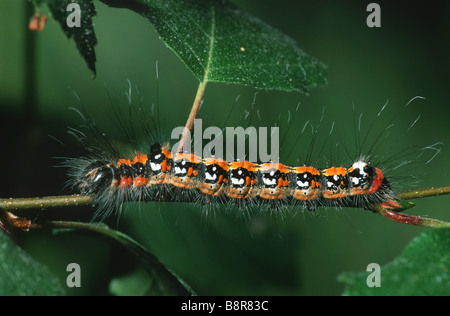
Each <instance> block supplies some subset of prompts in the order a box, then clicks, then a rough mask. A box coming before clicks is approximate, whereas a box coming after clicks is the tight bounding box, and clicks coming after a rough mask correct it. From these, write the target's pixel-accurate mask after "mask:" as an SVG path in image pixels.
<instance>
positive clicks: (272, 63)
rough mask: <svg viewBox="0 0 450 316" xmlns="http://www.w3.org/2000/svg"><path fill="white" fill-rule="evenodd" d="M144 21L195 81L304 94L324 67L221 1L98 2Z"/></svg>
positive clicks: (320, 77)
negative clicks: (131, 13)
mask: <svg viewBox="0 0 450 316" xmlns="http://www.w3.org/2000/svg"><path fill="white" fill-rule="evenodd" d="M101 1H102V2H104V3H105V4H107V5H110V6H114V7H121V8H128V9H131V10H133V11H135V12H137V13H139V14H140V15H142V16H144V17H146V18H147V19H148V20H149V21H150V22H151V23H152V24H153V25H154V26H155V28H156V30H157V31H158V33H159V35H160V37H161V39H162V40H163V41H164V42H165V43H166V45H167V46H168V47H169V48H170V49H171V50H172V51H173V52H174V53H175V54H176V55H177V56H178V57H179V58H180V59H181V60H182V61H183V62H184V64H185V65H186V66H187V67H188V68H189V69H190V70H191V71H192V72H193V73H194V75H195V76H196V77H197V78H198V79H199V80H200V82H203V83H206V82H223V83H234V84H243V85H248V86H253V87H256V88H261V89H277V90H287V91H300V92H308V90H309V88H312V87H316V86H321V85H324V84H326V74H325V66H324V65H323V64H322V63H320V62H319V61H317V60H316V59H314V58H312V57H310V56H309V55H307V54H306V53H304V52H303V51H302V50H301V49H300V48H299V47H298V46H297V44H296V43H295V41H294V40H293V39H291V38H290V37H288V36H287V35H285V34H283V33H281V32H279V31H277V30H275V29H274V28H272V27H271V26H269V25H267V24H265V23H264V22H262V21H261V20H259V19H257V18H255V17H253V16H251V15H249V14H247V13H245V12H243V11H242V10H241V9H239V8H238V7H236V6H235V5H233V4H231V3H230V2H228V1H226V0H220V1H219V0H214V1H213V0H101Z"/></svg>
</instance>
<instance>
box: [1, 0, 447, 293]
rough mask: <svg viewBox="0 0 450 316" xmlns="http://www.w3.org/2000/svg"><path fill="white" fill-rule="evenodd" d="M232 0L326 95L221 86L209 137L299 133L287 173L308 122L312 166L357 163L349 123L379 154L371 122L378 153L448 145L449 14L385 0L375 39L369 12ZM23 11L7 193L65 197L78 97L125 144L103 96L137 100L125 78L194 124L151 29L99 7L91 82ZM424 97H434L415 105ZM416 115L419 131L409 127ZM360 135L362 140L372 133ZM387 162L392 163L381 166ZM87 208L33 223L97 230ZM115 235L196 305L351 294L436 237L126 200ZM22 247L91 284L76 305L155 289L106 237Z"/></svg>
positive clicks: (419, 171) (9, 106)
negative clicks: (409, 249) (272, 130)
mask: <svg viewBox="0 0 450 316" xmlns="http://www.w3.org/2000/svg"><path fill="white" fill-rule="evenodd" d="M233 2H234V3H236V4H237V5H239V6H241V7H242V8H243V10H245V11H248V12H250V13H251V14H252V15H254V16H257V17H258V18H260V19H261V20H262V21H265V22H266V23H268V24H269V25H271V26H273V27H274V28H276V29H279V30H280V31H282V32H283V33H285V34H287V35H289V36H291V37H292V38H293V39H294V40H295V41H296V42H298V43H300V45H301V47H302V48H304V49H305V50H306V51H307V52H308V53H309V54H311V55H312V56H314V57H316V58H317V59H319V60H321V61H323V62H324V63H326V64H327V65H328V66H329V68H328V82H329V84H328V86H327V88H325V89H319V88H316V89H314V90H311V93H310V95H309V96H308V97H305V96H303V95H299V94H298V93H285V92H276V91H260V90H255V89H253V88H249V87H243V86H236V85H223V84H211V85H209V86H208V89H207V91H206V94H205V101H204V104H203V107H202V109H201V111H200V117H201V118H202V119H203V126H204V127H206V126H209V125H214V126H220V127H222V126H223V127H225V126H233V125H236V124H237V123H236V122H239V117H240V116H241V114H242V111H243V110H249V111H251V112H252V111H253V112H252V113H256V111H258V112H259V114H260V119H259V118H258V119H255V120H253V121H252V124H254V125H255V126H256V124H259V125H260V126H274V124H277V126H280V127H281V135H283V132H286V131H288V133H287V136H286V137H285V138H283V143H282V144H283V147H282V150H281V154H282V158H283V160H286V163H292V164H293V163H298V162H301V158H302V157H304V156H305V153H306V155H307V153H308V150H309V148H310V145H309V142H310V140H311V137H310V136H309V135H310V132H308V131H306V132H305V133H303V134H302V133H301V131H302V129H303V126H304V125H305V122H306V121H308V120H309V121H310V122H311V123H313V124H314V125H318V124H319V122H320V123H321V129H320V130H319V134H318V136H317V137H316V139H315V146H314V150H313V152H314V154H315V156H316V157H326V158H325V159H321V160H320V165H325V164H328V163H347V162H348V160H351V159H352V158H354V157H349V156H351V155H352V153H353V152H354V151H355V150H354V149H355V145H354V139H355V133H358V132H357V129H356V128H355V127H354V117H355V116H356V117H358V116H359V113H363V127H364V129H365V131H366V132H367V133H368V134H369V137H368V138H367V140H366V142H367V143H368V144H370V143H371V142H374V139H376V138H377V135H378V134H377V133H373V132H372V133H371V132H370V131H371V128H372V126H375V127H377V128H381V129H383V128H384V127H386V126H389V125H390V124H391V123H393V126H392V127H391V128H390V136H389V137H388V138H386V139H383V142H382V144H381V146H380V147H379V148H378V152H379V153H392V154H395V153H398V152H399V151H400V150H401V149H402V148H404V147H407V146H409V145H413V146H414V147H415V148H421V147H424V146H427V145H430V144H434V143H436V142H437V141H442V142H444V143H448V138H449V135H450V126H449V125H448V122H447V121H448V117H449V114H450V113H449V111H450V110H449V107H448V100H449V99H450V90H449V89H448V84H447V82H448V80H447V78H448V72H449V69H450V61H449V60H448V58H447V56H448V55H449V54H450V47H449V46H448V45H446V42H445V40H446V39H447V38H449V36H450V34H449V33H450V27H449V23H450V22H449V21H450V8H449V5H450V4H449V3H447V2H437V1H432V2H429V1H428V2H425V1H414V2H411V1H396V2H395V3H393V2H388V1H378V2H377V3H379V4H380V6H381V10H382V12H381V19H382V22H381V23H382V26H381V28H378V29H371V28H368V27H367V26H366V24H365V21H366V17H367V15H368V13H367V12H366V5H367V4H366V3H357V4H356V3H355V2H353V1H339V2H336V1H331V0H330V1H325V2H320V3H319V2H315V1H302V2H298V1H287V0H286V1H281V2H276V3H274V2H273V1H268V0H263V1H261V0H259V1H244V0H242V1H233ZM27 5H28V4H27V1H17V0H5V1H2V2H0V19H1V20H0V21H1V22H0V23H2V25H5V26H7V27H2V28H0V39H1V41H0V43H1V44H0V46H1V47H0V73H1V76H0V117H1V118H2V124H1V126H0V127H1V129H2V130H1V133H0V143H1V144H2V145H3V148H4V154H3V155H2V156H1V159H2V161H1V165H2V166H5V167H4V168H3V176H4V179H6V180H7V181H2V183H1V184H0V192H1V195H2V196H5V197H10V196H11V197H23V196H41V195H55V194H63V193H69V192H68V191H67V190H66V189H64V182H65V181H66V180H67V178H66V176H65V170H64V169H63V168H55V167H54V166H56V165H58V164H59V163H60V160H58V159H54V158H53V157H64V156H70V157H72V156H78V155H80V154H82V150H83V148H80V147H79V144H77V143H76V142H75V141H73V140H72V139H71V137H70V136H69V135H67V134H66V130H67V126H71V127H77V126H78V125H79V124H80V119H79V117H77V115H75V114H74V113H73V111H69V110H68V108H69V107H72V106H75V105H76V101H75V100H74V98H73V96H72V94H71V91H70V89H74V90H75V91H76V92H77V94H78V95H79V96H80V99H81V100H82V102H83V103H84V104H85V106H86V107H87V108H88V109H89V112H90V114H91V116H92V117H93V118H94V119H96V121H97V123H98V125H99V126H100V128H101V129H102V130H104V131H106V132H107V134H108V136H109V137H117V138H118V139H119V140H123V141H126V137H124V135H121V134H120V131H119V130H118V129H117V127H116V126H115V125H114V124H113V123H112V122H111V121H109V120H108V110H109V109H110V102H111V101H110V99H109V97H108V94H110V95H111V96H112V100H113V102H117V103H118V104H126V96H125V92H126V91H127V89H128V83H127V82H126V80H127V79H129V80H130V81H131V82H132V83H133V85H136V86H138V87H139V91H140V97H142V98H143V104H144V105H148V106H149V107H151V105H152V104H156V105H157V106H158V108H159V112H160V115H161V124H162V125H163V126H164V127H166V129H167V130H168V131H170V130H171V129H172V128H173V127H175V126H183V125H184V123H185V120H186V117H187V115H188V113H189V107H190V105H191V104H192V101H193V99H194V94H195V91H196V89H197V86H198V79H197V78H196V77H195V76H193V75H192V73H191V72H189V71H187V69H186V68H185V66H184V64H183V63H182V62H180V61H179V60H178V58H177V57H176V56H174V54H172V52H170V51H169V50H168V49H167V48H166V46H165V45H164V44H163V43H162V42H161V41H160V39H159V38H158V35H157V34H156V32H155V31H154V28H153V27H152V26H151V25H150V23H148V21H147V20H146V19H144V18H140V17H138V16H137V15H136V14H135V13H133V12H130V11H129V10H119V9H113V8H108V7H107V6H105V5H103V4H101V3H100V2H98V5H97V3H96V9H97V16H96V17H94V18H93V22H94V23H95V28H96V34H97V37H98V39H99V43H98V45H97V47H96V54H97V59H98V60H97V78H96V79H95V80H91V73H90V71H89V70H88V68H87V67H86V66H85V63H84V61H83V59H82V58H81V57H80V55H79V54H78V52H77V51H76V48H75V44H74V43H73V42H72V41H68V40H67V39H66V38H65V35H64V33H63V31H62V30H61V28H60V26H59V25H58V23H57V22H55V21H51V20H50V21H48V23H47V26H46V27H45V29H44V30H43V32H40V33H31V32H28V31H27V24H28V21H29V19H30V17H31V16H32V15H33V14H34V12H33V10H32V9H29V8H27ZM42 13H43V14H45V12H42ZM156 63H158V69H159V77H158V79H157V78H156V69H155V68H156ZM33 86H34V87H35V89H34V90H33V89H32V87H33ZM256 92H257V95H256V98H255V93H256ZM416 95H420V96H423V97H425V98H426V100H420V101H417V102H416V101H415V102H413V103H412V104H411V105H410V106H409V107H408V108H406V109H404V108H403V107H402V106H403V105H404V104H405V103H407V102H408V101H409V100H410V99H411V98H413V97H414V96H416ZM238 96H239V98H238V99H237V97H238ZM254 100H256V101H255V102H254ZM386 100H389V104H388V107H387V109H386V111H385V112H384V113H383V114H385V115H386V116H385V117H390V118H388V119H380V118H377V113H378V112H379V110H380V108H381V107H382V106H383V105H384V104H385V103H386ZM299 102H300V103H301V104H300V111H299V112H298V114H297V115H296V118H295V120H290V121H288V120H287V118H288V117H289V114H288V113H289V112H290V113H291V118H292V115H293V112H294V109H295V108H296V106H297V104H298V103H299ZM253 103H254V105H252V104H253ZM352 103H353V104H354V105H355V111H353V110H352ZM230 108H232V110H231V114H230ZM323 108H325V114H324V117H323V119H322V121H321V117H322V111H323ZM419 113H421V114H422V116H421V118H420V120H419V121H418V122H417V123H416V125H415V126H414V128H413V129H411V130H410V131H408V128H409V126H410V125H411V123H412V122H413V121H414V120H415V119H416V118H417V116H418V114H419ZM254 117H255V118H256V117H257V115H256V114H254ZM375 118H376V119H375ZM333 122H334V123H335V124H334V125H333ZM331 126H333V129H332V130H333V131H332V133H331V135H329V131H330V130H331ZM406 131H408V132H406ZM308 133H309V134H308ZM48 135H51V136H52V137H48ZM55 138H56V139H58V140H60V141H61V142H62V143H64V145H61V144H60V143H59V142H57V141H55ZM361 139H366V138H365V134H364V136H362V137H361ZM337 144H339V148H340V150H339V148H338V149H336V145H337ZM369 146H370V145H369ZM347 152H350V155H347ZM398 158H399V159H404V160H407V159H409V158H411V157H402V156H401V155H400V156H398ZM449 159H450V154H449V152H448V150H447V149H446V147H444V148H443V150H442V153H441V154H440V155H438V156H437V157H436V158H435V159H434V160H432V161H431V162H430V163H428V164H424V163H423V162H424V161H426V160H427V159H419V160H417V161H414V162H415V163H414V164H410V165H409V167H407V168H403V169H402V168H399V170H392V169H391V168H388V170H387V171H388V172H387V175H388V176H389V177H390V179H392V181H393V182H394V185H395V187H396V188H397V189H401V190H404V189H408V188H414V187H417V186H420V187H428V186H442V185H448V179H449V178H450V166H449V165H448V163H447V162H448V160H449ZM389 164H390V161H389V160H388V159H387V160H386V161H385V163H384V164H383V165H387V166H389ZM411 175H413V176H414V177H415V179H414V180H412V178H411V177H408V176H411ZM448 201H449V200H448V197H446V196H443V197H437V198H431V199H424V200H418V201H417V203H416V204H417V206H416V208H415V209H413V210H409V212H410V213H412V214H417V215H429V216H431V217H434V218H440V219H444V220H449V215H448ZM92 213H93V210H92V209H91V208H87V209H73V210H68V209H62V210H54V211H40V210H38V211H36V213H35V214H32V215H29V214H28V215H29V216H32V218H34V217H38V218H39V219H43V218H51V219H66V220H83V221H89V219H90V218H91V216H92ZM108 224H109V225H110V227H113V228H118V230H120V231H121V232H124V233H126V234H128V235H130V236H131V237H132V238H134V239H135V240H137V241H139V243H141V244H143V245H144V246H145V247H146V248H147V249H149V251H150V252H151V253H153V254H154V255H155V256H156V257H157V258H158V259H159V260H160V261H161V262H162V263H164V264H165V265H166V266H167V267H169V268H170V269H171V270H173V271H176V273H177V274H178V275H180V276H181V277H182V278H183V279H184V280H186V282H187V283H188V284H189V285H191V286H192V288H193V289H194V290H195V292H196V293H198V294H200V295H239V294H245V295H248V294H252V295H263V294H270V295H272V294H277V295H280V294H281V295H282V294H288V295H315V294H319V295H332V294H335V295H336V294H341V293H342V292H343V290H344V284H342V283H339V282H337V280H336V276H337V275H338V274H339V273H341V272H342V271H364V270H365V268H366V267H367V265H368V264H369V263H372V262H375V263H379V264H380V265H381V266H384V265H385V264H386V263H387V262H390V261H391V260H392V258H394V257H396V256H397V255H398V254H399V253H401V252H402V251H403V249H404V248H405V245H406V244H407V243H408V242H409V241H410V240H411V239H412V238H413V237H415V236H417V235H419V234H420V233H421V232H423V231H425V230H424V229H421V228H417V227H411V226H407V225H401V224H397V223H393V222H390V221H387V220H386V219H384V218H382V217H381V216H376V215H373V214H371V213H369V212H364V211H362V210H356V209H340V210H335V209H321V210H319V212H317V213H316V214H309V213H302V212H301V211H299V210H291V211H289V212H286V213H285V214H282V215H279V214H278V215H277V214H272V215H267V216H263V215H261V216H253V217H251V218H250V217H248V216H246V214H241V212H240V211H239V210H233V209H231V210H230V209H226V210H223V209H220V208H218V209H213V210H203V209H202V208H201V207H199V206H195V205H186V204H180V203H167V204H161V203H160V204H158V203H145V204H140V205H130V206H129V207H127V208H126V212H125V214H123V216H122V217H121V218H120V219H116V218H111V219H110V221H109V223H108ZM17 240H18V242H19V244H20V245H21V246H22V247H23V248H25V249H26V251H27V252H28V253H29V254H30V255H31V256H32V257H33V258H34V259H35V260H37V261H39V262H41V263H43V264H44V265H46V266H48V268H49V270H50V271H51V272H52V273H53V274H55V275H56V276H57V277H58V278H59V279H60V280H65V278H66V277H67V272H66V270H65V269H66V266H67V264H68V263H70V262H76V263H78V264H80V266H81V268H82V287H81V288H78V289H75V288H74V289H66V292H67V293H68V294H69V295H80V294H84V295H92V294H109V293H111V292H112V293H115V294H125V292H128V293H145V289H143V288H142V287H143V286H144V287H145V284H146V282H142V281H143V280H142V279H140V277H139V275H140V274H139V273H140V272H139V271H141V270H140V269H142V268H141V267H140V266H139V263H137V262H136V260H135V258H133V256H131V255H130V254H127V253H126V252H124V250H123V248H121V247H119V246H118V245H116V243H114V242H111V241H110V240H107V239H104V238H99V237H98V236H93V235H90V234H85V233H83V232H74V233H70V234H58V235H53V234H52V233H51V232H50V231H39V232H37V231H33V232H28V233H23V234H19V235H18V236H17ZM111 280H114V281H113V282H112V283H111ZM133 280H134V281H133ZM144 281H145V280H144Z"/></svg>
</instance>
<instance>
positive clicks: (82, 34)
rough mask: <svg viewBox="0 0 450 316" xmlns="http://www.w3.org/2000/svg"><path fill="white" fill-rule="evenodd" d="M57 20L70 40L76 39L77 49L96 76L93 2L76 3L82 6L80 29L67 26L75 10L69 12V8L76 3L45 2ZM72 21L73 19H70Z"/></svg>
mask: <svg viewBox="0 0 450 316" xmlns="http://www.w3.org/2000/svg"><path fill="white" fill-rule="evenodd" d="M42 2H46V3H47V5H48V7H49V9H50V11H51V12H52V15H53V17H54V18H55V20H57V21H58V22H59V24H60V25H61V28H62V29H63V31H64V33H65V34H66V36H67V37H68V38H72V37H73V38H74V40H75V43H76V45H77V49H78V51H79V53H80V54H81V56H83V58H84V60H85V61H86V63H87V65H88V67H89V69H90V70H91V71H92V72H93V73H94V75H95V74H96V70H95V62H96V57H95V49H94V46H95V45H97V37H96V36H95V32H94V25H93V23H92V17H93V16H95V15H96V11H95V6H94V4H93V2H92V0H77V1H76V3H77V4H78V5H79V6H80V10H81V15H80V27H69V26H68V25H67V19H68V17H69V16H70V15H71V14H72V13H74V10H72V11H70V10H69V11H67V6H68V5H69V4H70V3H73V2H75V1H72V0H44V1H42ZM69 19H70V17H69ZM70 20H71V19H70Z"/></svg>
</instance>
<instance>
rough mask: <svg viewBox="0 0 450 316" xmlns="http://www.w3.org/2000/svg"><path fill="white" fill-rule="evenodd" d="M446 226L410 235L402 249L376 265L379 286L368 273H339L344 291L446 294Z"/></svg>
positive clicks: (449, 246)
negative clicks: (387, 261) (408, 241)
mask: <svg viewBox="0 0 450 316" xmlns="http://www.w3.org/2000/svg"><path fill="white" fill-rule="evenodd" d="M449 268H450V230H449V229H435V230H431V231H428V232H426V233H423V234H421V235H420V236H418V237H416V238H414V239H413V240H412V241H411V243H410V244H409V245H408V246H407V247H406V249H405V250H404V251H403V253H402V254H401V255H400V256H398V257H397V258H395V259H394V260H393V261H392V262H390V263H388V264H387V265H385V266H384V267H382V268H381V269H380V281H381V282H380V284H379V287H376V286H374V287H369V286H367V284H366V280H367V278H368V275H369V273H367V272H362V273H349V272H347V273H342V274H340V275H339V280H340V281H341V282H344V283H346V284H347V287H346V288H345V291H344V295H403V296H411V295H417V296H425V295H433V296H441V295H445V296H448V295H450V275H449Z"/></svg>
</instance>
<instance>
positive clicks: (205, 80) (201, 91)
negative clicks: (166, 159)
mask: <svg viewBox="0 0 450 316" xmlns="http://www.w3.org/2000/svg"><path fill="white" fill-rule="evenodd" d="M215 34H216V16H215V11H214V5H212V6H211V32H210V35H209V51H208V60H207V62H206V67H205V72H204V74H203V79H202V81H201V82H200V84H199V86H198V89H197V94H196V95H195V99H194V104H193V105H192V109H191V113H190V114H189V117H188V119H187V121H186V125H185V126H184V130H183V135H182V136H181V139H180V143H179V145H178V152H179V153H181V152H183V151H184V149H185V147H186V143H187V141H188V138H189V137H190V131H191V130H192V127H193V126H194V120H195V118H196V117H197V113H198V111H199V109H200V105H201V104H202V99H203V95H204V94H205V88H206V85H207V83H208V81H209V72H210V70H211V62H212V60H213V54H214V41H215Z"/></svg>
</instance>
